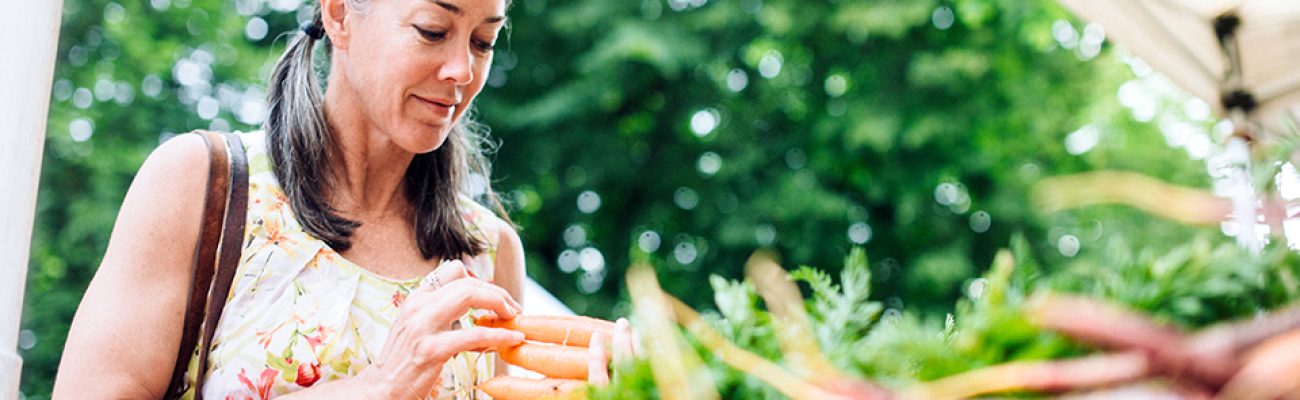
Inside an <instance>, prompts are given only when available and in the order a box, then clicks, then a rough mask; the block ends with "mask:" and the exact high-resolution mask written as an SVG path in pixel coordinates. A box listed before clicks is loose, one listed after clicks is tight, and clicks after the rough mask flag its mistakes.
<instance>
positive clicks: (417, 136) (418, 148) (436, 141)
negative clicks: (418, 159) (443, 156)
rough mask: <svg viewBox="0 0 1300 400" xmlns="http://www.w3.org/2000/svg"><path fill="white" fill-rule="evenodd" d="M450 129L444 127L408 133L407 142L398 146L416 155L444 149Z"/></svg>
mask: <svg viewBox="0 0 1300 400" xmlns="http://www.w3.org/2000/svg"><path fill="white" fill-rule="evenodd" d="M447 131H448V129H445V128H442V127H430V128H426V129H422V130H412V131H408V132H409V133H408V134H407V135H406V138H405V140H402V141H401V142H399V143H398V144H399V145H400V146H402V148H403V149H405V150H406V151H409V152H412V153H415V154H424V153H428V152H431V151H434V150H438V148H440V147H442V144H443V143H445V142H446V141H447V136H448V132H447Z"/></svg>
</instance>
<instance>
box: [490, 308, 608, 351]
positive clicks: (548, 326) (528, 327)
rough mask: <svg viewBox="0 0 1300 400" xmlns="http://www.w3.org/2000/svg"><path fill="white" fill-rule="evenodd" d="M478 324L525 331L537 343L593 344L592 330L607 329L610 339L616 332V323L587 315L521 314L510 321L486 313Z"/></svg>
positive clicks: (525, 335)
mask: <svg viewBox="0 0 1300 400" xmlns="http://www.w3.org/2000/svg"><path fill="white" fill-rule="evenodd" d="M474 323H475V324H476V325H479V326H486V327H492V328H504V329H510V330H515V331H519V332H523V334H524V338H525V339H528V340H532V341H536V342H546V343H555V344H560V345H567V346H578V347H587V346H589V345H590V344H591V335H592V333H595V332H604V333H605V337H606V338H610V337H613V334H614V323H613V322H609V321H605V320H602V319H596V318H591V317H583V316H560V315H546V316H541V315H519V316H516V317H514V318H512V319H506V320H502V319H496V318H494V317H490V316H484V317H478V318H476V319H475V320H474Z"/></svg>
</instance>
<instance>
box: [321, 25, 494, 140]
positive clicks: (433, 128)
mask: <svg viewBox="0 0 1300 400" xmlns="http://www.w3.org/2000/svg"><path fill="white" fill-rule="evenodd" d="M336 1H338V2H342V1H343V0H336ZM322 3H323V4H322V5H323V6H326V7H329V4H330V3H333V2H331V1H328V0H325V1H322ZM353 3H354V2H351V1H349V2H348V4H349V6H350V5H351V4H353ZM362 6H363V7H364V8H363V9H361V10H354V9H349V10H347V11H346V13H347V17H346V18H345V20H344V24H343V25H344V26H345V28H344V29H343V31H344V33H343V36H344V37H342V38H340V37H338V36H339V35H338V32H331V33H332V34H331V39H332V40H333V41H334V42H335V48H334V51H335V57H336V58H337V57H339V56H342V58H339V59H336V60H335V61H336V64H335V68H339V67H342V68H345V69H346V74H345V79H346V83H345V84H346V85H347V86H348V88H346V89H345V90H346V91H348V92H351V94H353V96H351V97H353V99H352V100H351V102H353V103H354V104H353V105H354V106H357V107H359V108H360V109H361V110H362V111H363V112H362V113H361V114H362V116H363V117H364V118H366V119H368V121H366V123H368V124H370V126H373V127H375V128H377V130H378V131H380V132H382V133H384V134H386V135H387V136H388V139H389V140H390V141H392V142H393V143H394V144H396V145H397V146H399V147H401V148H402V149H404V150H407V151H410V152H412V153H426V152H429V151H433V150H435V149H437V148H438V147H439V146H441V145H442V143H443V141H445V140H446V138H447V135H448V133H449V132H450V130H451V127H452V126H453V125H454V124H456V122H457V121H459V120H460V118H462V117H463V116H464V115H465V111H466V110H468V109H469V108H470V104H471V102H472V101H473V100H474V97H475V96H476V95H478V93H479V91H480V90H482V89H483V83H484V82H485V81H486V80H487V74H488V68H490V66H491V65H492V53H493V46H494V45H495V43H496V40H497V35H498V34H499V33H500V31H501V27H502V26H503V25H504V23H505V21H504V20H505V14H504V13H505V8H506V5H505V0H371V1H368V2H365V3H364V4H362ZM335 9H337V7H336V8H335ZM358 11H360V12H358ZM327 16H328V12H327ZM327 24H328V22H327ZM340 39H342V40H340Z"/></svg>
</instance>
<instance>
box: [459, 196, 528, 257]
mask: <svg viewBox="0 0 1300 400" xmlns="http://www.w3.org/2000/svg"><path fill="white" fill-rule="evenodd" d="M459 200H460V207H461V215H462V217H463V218H464V220H465V223H466V224H467V225H469V227H470V229H471V231H477V233H478V234H480V235H481V237H482V239H484V240H486V241H487V242H488V246H490V247H492V248H496V247H498V246H499V245H500V244H501V243H502V242H503V241H511V240H513V241H518V239H517V237H518V234H517V233H516V232H515V227H514V225H513V224H511V223H509V222H507V221H506V220H505V219H504V218H502V217H501V216H499V215H497V213H496V212H494V211H492V209H489V208H488V207H487V206H485V205H483V204H482V203H479V202H477V201H475V200H474V199H473V198H471V197H469V196H468V195H461V196H460V199H459Z"/></svg>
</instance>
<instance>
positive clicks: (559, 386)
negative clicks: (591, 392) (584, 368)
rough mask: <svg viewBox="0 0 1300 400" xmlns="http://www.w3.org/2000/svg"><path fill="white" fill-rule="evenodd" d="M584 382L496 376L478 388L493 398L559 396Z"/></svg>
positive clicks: (572, 390) (512, 399)
mask: <svg viewBox="0 0 1300 400" xmlns="http://www.w3.org/2000/svg"><path fill="white" fill-rule="evenodd" d="M586 384H587V383H586V382H583V381H580V380H577V379H529V378H521V377H517V376H497V377H493V378H492V379H488V380H487V381H486V382H483V383H482V384H480V385H479V387H478V388H479V390H482V391H483V393H487V394H488V395H489V396H492V398H493V399H495V400H515V399H536V398H541V397H548V396H560V395H564V394H566V393H571V392H574V391H577V390H579V389H582V387H583V386H584V385H586Z"/></svg>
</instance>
